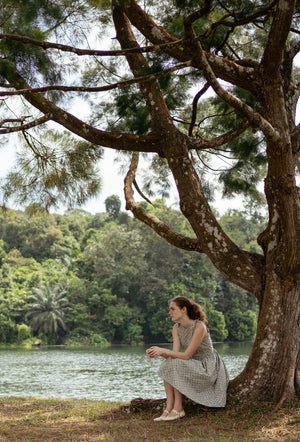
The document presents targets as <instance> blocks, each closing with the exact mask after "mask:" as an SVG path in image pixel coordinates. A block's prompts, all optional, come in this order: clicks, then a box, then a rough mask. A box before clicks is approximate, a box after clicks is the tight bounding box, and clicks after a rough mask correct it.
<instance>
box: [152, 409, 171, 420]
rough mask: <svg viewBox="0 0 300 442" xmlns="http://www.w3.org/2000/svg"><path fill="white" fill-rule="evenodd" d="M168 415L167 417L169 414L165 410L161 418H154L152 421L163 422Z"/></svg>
mask: <svg viewBox="0 0 300 442" xmlns="http://www.w3.org/2000/svg"><path fill="white" fill-rule="evenodd" d="M168 415H169V412H168V411H167V410H165V411H164V412H163V414H162V415H161V416H159V417H156V418H154V419H153V420H154V422H158V421H163V420H165V418H166V417H168Z"/></svg>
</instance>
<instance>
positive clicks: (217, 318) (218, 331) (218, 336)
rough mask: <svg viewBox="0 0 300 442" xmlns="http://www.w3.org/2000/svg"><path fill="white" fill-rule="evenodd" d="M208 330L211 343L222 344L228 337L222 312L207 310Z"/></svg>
mask: <svg viewBox="0 0 300 442" xmlns="http://www.w3.org/2000/svg"><path fill="white" fill-rule="evenodd" d="M207 319H208V328H209V332H210V334H211V338H212V340H213V341H215V342H216V341H218V342H223V341H225V339H226V338H227V336H228V330H227V328H226V323H225V317H224V315H223V313H222V312H218V311H217V310H209V311H208V313H207Z"/></svg>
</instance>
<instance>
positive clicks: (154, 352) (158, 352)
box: [146, 347, 165, 358]
mask: <svg viewBox="0 0 300 442" xmlns="http://www.w3.org/2000/svg"><path fill="white" fill-rule="evenodd" d="M164 352H165V349H163V348H160V347H150V348H148V349H147V350H146V355H147V356H148V357H149V358H156V356H162V354H163V353H164Z"/></svg>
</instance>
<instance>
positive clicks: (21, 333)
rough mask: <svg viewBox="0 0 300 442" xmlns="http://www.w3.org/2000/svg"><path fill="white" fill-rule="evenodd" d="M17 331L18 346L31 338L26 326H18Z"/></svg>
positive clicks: (29, 328)
mask: <svg viewBox="0 0 300 442" xmlns="http://www.w3.org/2000/svg"><path fill="white" fill-rule="evenodd" d="M17 330H18V337H17V342H18V344H21V343H22V342H23V341H26V340H27V339H31V338H32V330H31V327H29V326H28V325H26V324H18V325H17Z"/></svg>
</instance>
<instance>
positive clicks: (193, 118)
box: [189, 83, 210, 137]
mask: <svg viewBox="0 0 300 442" xmlns="http://www.w3.org/2000/svg"><path fill="white" fill-rule="evenodd" d="M209 88H210V84H208V83H206V84H205V85H204V86H203V88H202V89H201V90H200V91H199V92H197V94H196V95H195V96H194V99H193V110H192V118H191V123H190V126H189V136H190V137H191V136H192V135H193V130H194V126H195V122H196V118H197V105H198V101H199V99H200V98H201V97H202V95H203V94H205V92H206V91H207V90H208V89H209Z"/></svg>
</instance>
